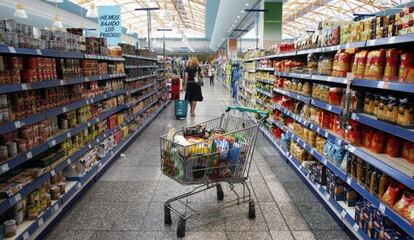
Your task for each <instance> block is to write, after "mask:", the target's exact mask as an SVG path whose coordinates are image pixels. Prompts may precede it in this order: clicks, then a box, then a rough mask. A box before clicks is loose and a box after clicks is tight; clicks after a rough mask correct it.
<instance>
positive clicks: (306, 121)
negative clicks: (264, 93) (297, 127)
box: [274, 103, 310, 127]
mask: <svg viewBox="0 0 414 240" xmlns="http://www.w3.org/2000/svg"><path fill="white" fill-rule="evenodd" d="M274 108H275V109H277V110H279V111H280V112H282V113H283V114H285V115H287V116H289V117H291V118H293V119H294V120H295V121H297V122H299V123H300V124H302V125H303V126H305V127H309V124H310V122H309V121H308V120H306V119H304V118H303V117H301V116H299V115H296V114H294V113H292V112H291V111H289V110H287V109H286V108H284V107H282V106H281V105H279V104H277V103H276V104H275V105H274Z"/></svg>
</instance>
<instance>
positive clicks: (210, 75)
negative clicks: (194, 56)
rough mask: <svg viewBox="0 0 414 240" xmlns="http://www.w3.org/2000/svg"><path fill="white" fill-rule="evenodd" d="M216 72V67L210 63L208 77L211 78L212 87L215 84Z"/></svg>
mask: <svg viewBox="0 0 414 240" xmlns="http://www.w3.org/2000/svg"><path fill="white" fill-rule="evenodd" d="M214 72H215V69H214V67H213V65H212V64H210V65H209V67H208V77H209V78H210V87H211V86H212V85H214V75H215V74H214Z"/></svg>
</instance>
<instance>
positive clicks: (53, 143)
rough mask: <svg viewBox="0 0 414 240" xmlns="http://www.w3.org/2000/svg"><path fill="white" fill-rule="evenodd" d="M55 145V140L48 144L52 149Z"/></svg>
mask: <svg viewBox="0 0 414 240" xmlns="http://www.w3.org/2000/svg"><path fill="white" fill-rule="evenodd" d="M55 145H56V139H53V140H52V141H50V142H49V147H54V146H55Z"/></svg>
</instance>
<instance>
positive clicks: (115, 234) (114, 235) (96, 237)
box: [91, 231, 139, 240]
mask: <svg viewBox="0 0 414 240" xmlns="http://www.w3.org/2000/svg"><path fill="white" fill-rule="evenodd" d="M138 233H139V232H137V231H96V232H95V233H94V234H93V236H92V237H91V240H102V239H110V240H135V239H137V237H138Z"/></svg>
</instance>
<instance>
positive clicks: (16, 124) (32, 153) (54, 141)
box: [0, 46, 168, 240]
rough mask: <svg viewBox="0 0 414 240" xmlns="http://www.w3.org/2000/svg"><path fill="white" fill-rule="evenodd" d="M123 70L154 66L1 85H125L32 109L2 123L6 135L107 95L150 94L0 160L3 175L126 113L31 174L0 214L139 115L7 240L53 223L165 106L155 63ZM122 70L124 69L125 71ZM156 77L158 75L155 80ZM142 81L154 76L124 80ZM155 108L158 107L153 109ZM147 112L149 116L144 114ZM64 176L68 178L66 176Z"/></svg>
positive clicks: (48, 53) (21, 239)
mask: <svg viewBox="0 0 414 240" xmlns="http://www.w3.org/2000/svg"><path fill="white" fill-rule="evenodd" d="M0 54H8V55H20V56H23V57H24V56H39V57H56V58H76V59H93V60H99V61H110V62H115V61H116V62H118V61H119V62H123V61H125V59H126V58H134V59H142V60H146V61H157V59H156V58H148V57H141V56H134V55H127V54H124V55H123V58H113V57H110V56H100V55H89V54H83V53H79V52H64V51H54V50H39V49H26V48H13V47H4V46H1V47H0ZM124 68H125V69H139V68H149V69H154V73H153V74H150V75H145V76H140V77H128V76H127V74H125V73H121V74H107V75H98V76H87V77H74V78H67V79H53V80H45V81H40V82H33V83H21V84H9V85H1V86H0V94H11V93H15V92H23V91H28V90H42V89H47V88H52V87H64V86H69V85H75V84H82V83H88V82H92V81H93V82H97V81H107V80H123V82H124V88H120V89H116V90H112V91H107V92H104V93H102V94H99V95H96V96H93V97H90V98H87V99H82V100H79V101H76V102H73V103H70V104H67V105H64V106H59V107H55V108H50V109H47V110H46V111H43V112H39V113H35V114H33V115H31V116H28V117H25V118H22V119H19V120H16V121H11V122H7V123H4V124H2V125H0V134H5V133H9V132H11V131H15V130H17V129H20V128H23V127H25V126H27V125H29V124H33V123H36V122H39V121H42V120H46V119H49V118H51V117H56V116H58V115H60V114H63V113H67V112H69V111H72V110H76V109H79V108H82V107H84V106H87V105H89V104H94V103H97V102H100V101H103V100H106V99H109V98H112V97H117V96H121V95H124V96H128V95H132V94H136V93H139V92H141V91H144V90H147V89H152V88H154V87H155V88H154V91H151V92H149V93H146V94H143V95H142V96H140V97H138V98H137V99H136V100H135V101H133V102H130V103H123V104H117V106H115V107H113V108H112V109H107V110H106V111H104V112H102V113H100V114H99V115H98V116H96V117H94V118H92V119H90V120H88V121H86V122H84V123H82V124H78V125H77V126H76V127H74V128H69V129H64V130H61V131H59V132H58V133H57V134H56V135H54V136H52V137H50V138H49V139H47V141H45V142H42V143H41V144H38V145H36V146H34V147H32V148H31V149H30V150H28V151H26V152H22V153H19V154H18V155H16V156H14V157H12V158H9V159H8V160H7V161H5V162H3V163H1V164H0V174H4V173H8V172H10V171H13V170H14V169H16V168H19V167H20V166H22V164H24V163H26V162H28V161H29V160H31V159H33V158H35V157H37V156H39V155H40V154H42V153H45V152H46V151H48V150H49V149H50V148H52V147H55V146H56V145H58V144H62V143H63V142H65V141H66V140H68V139H71V138H72V137H74V136H76V135H77V134H79V133H81V132H83V131H84V130H86V129H88V128H89V127H91V126H93V125H95V124H97V123H100V122H103V121H107V119H108V118H110V117H111V116H114V115H115V114H117V113H121V112H125V113H127V115H128V117H127V118H126V119H125V121H124V122H123V123H121V124H120V125H118V126H116V127H114V128H113V129H108V130H106V131H105V132H103V133H102V134H100V135H99V136H96V137H95V138H93V139H91V140H90V141H88V142H87V144H86V145H84V146H82V147H80V148H79V149H77V150H76V151H75V152H73V153H71V154H69V155H66V156H64V157H63V158H60V159H59V160H57V161H55V162H53V163H52V164H50V165H49V166H47V167H45V168H44V169H43V171H42V172H41V173H40V174H39V175H38V176H37V177H35V178H34V179H33V180H32V181H31V182H29V183H27V184H26V185H24V186H22V188H21V189H20V190H19V191H17V192H16V193H15V194H13V195H12V196H10V197H8V198H5V199H2V200H1V201H0V213H4V212H6V211H7V210H9V209H10V208H12V207H13V206H14V205H15V204H16V203H17V202H19V201H20V200H21V199H22V198H24V197H26V196H29V194H31V193H32V192H33V191H35V190H37V189H38V188H39V187H41V186H42V185H43V184H44V183H45V182H46V181H48V180H49V179H51V178H52V177H53V176H55V175H56V174H57V173H59V172H62V171H63V170H64V169H65V168H67V167H68V166H70V165H71V164H73V163H74V162H76V161H78V160H79V159H80V158H81V157H83V156H84V155H85V154H86V153H88V152H89V151H90V150H91V149H93V148H94V147H95V146H97V145H99V144H102V143H103V141H105V140H106V139H107V138H108V137H111V136H115V134H117V133H119V132H120V131H121V129H123V128H124V127H127V126H129V124H130V123H132V122H133V121H136V119H140V121H142V123H141V124H139V128H138V129H137V130H132V131H131V129H129V133H128V135H126V136H124V138H123V139H122V140H121V141H120V142H119V143H118V144H117V145H116V146H114V147H113V148H112V149H110V150H108V151H107V152H106V153H105V154H104V156H103V157H102V158H101V159H100V160H99V161H97V163H96V164H95V165H93V166H92V167H91V168H90V169H88V170H87V171H86V172H85V174H84V175H81V176H79V177H77V178H75V179H72V178H68V179H71V180H69V181H66V183H67V185H66V191H65V194H63V195H62V196H60V198H59V199H58V200H56V201H53V202H52V205H51V206H50V207H49V208H47V209H46V210H45V211H43V212H42V213H41V214H40V215H39V216H38V218H37V219H36V220H34V221H28V220H25V221H24V222H23V223H22V224H19V225H17V235H16V236H14V237H13V238H12V239H17V240H26V239H29V238H30V239H33V238H36V236H39V235H40V234H41V233H42V231H44V230H45V229H46V228H47V226H48V225H49V224H51V223H52V222H53V220H54V219H56V218H57V217H59V216H60V215H61V214H63V212H64V210H65V209H66V208H68V206H69V205H70V203H72V202H74V201H76V200H77V198H78V197H79V196H80V195H81V194H82V193H83V190H84V189H85V188H87V187H88V186H90V185H91V184H92V183H93V182H94V180H95V179H96V178H97V177H98V176H99V175H100V174H102V172H103V171H104V170H105V168H106V167H108V166H109V164H110V163H111V162H112V161H113V160H114V159H116V158H117V156H118V155H119V154H120V152H121V151H122V150H123V149H124V148H125V147H126V146H127V145H128V144H129V143H131V142H132V140H134V138H135V137H136V136H138V135H139V134H140V133H141V132H142V131H143V130H144V129H145V128H146V127H147V126H148V125H149V124H150V123H151V121H152V120H153V119H154V118H155V117H156V116H157V115H158V114H159V113H160V112H161V111H162V110H163V108H164V107H166V105H167V104H168V103H167V102H166V101H165V100H164V99H162V95H163V94H165V92H167V91H168V89H167V86H166V84H164V85H165V86H162V85H161V84H160V80H163V79H162V78H161V77H160V75H159V74H158V73H155V69H156V68H158V65H143V66H135V65H132V66H131V65H130V66H125V67H124ZM124 71H125V70H124ZM157 77H158V78H157ZM145 79H153V81H152V82H149V83H147V84H145V85H142V86H139V87H135V88H132V89H129V90H128V88H127V85H128V84H134V83H136V82H137V81H143V80H145ZM155 96H156V97H155ZM149 97H153V98H152V99H153V100H151V101H150V102H148V101H147V102H146V104H145V106H144V107H143V108H142V109H140V110H138V111H131V110H132V108H134V107H135V106H136V105H137V104H139V103H141V102H143V101H145V100H146V99H148V98H149ZM156 106H158V107H156ZM148 111H151V113H150V114H148V113H149V112H148ZM68 179H67V180H68Z"/></svg>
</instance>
